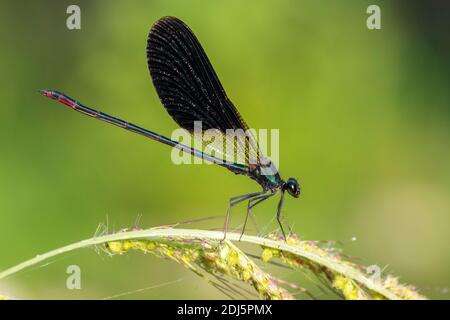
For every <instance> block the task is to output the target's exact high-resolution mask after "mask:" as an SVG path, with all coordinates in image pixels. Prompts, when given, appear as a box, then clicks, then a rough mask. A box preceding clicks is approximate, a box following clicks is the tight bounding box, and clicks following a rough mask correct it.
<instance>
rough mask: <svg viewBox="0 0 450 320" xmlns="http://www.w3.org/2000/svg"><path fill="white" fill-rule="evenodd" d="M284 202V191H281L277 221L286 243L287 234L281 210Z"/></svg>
mask: <svg viewBox="0 0 450 320" xmlns="http://www.w3.org/2000/svg"><path fill="white" fill-rule="evenodd" d="M283 200H284V191H281V198H280V202H278V209H277V221H278V224H279V226H280V228H281V232H282V233H283V237H284V241H286V233H284V229H283V225H282V223H281V208H282V207H283Z"/></svg>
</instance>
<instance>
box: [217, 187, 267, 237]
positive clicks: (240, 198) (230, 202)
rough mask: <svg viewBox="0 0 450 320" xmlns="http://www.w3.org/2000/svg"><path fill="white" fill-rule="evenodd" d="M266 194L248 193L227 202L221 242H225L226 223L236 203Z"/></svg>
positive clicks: (262, 192)
mask: <svg viewBox="0 0 450 320" xmlns="http://www.w3.org/2000/svg"><path fill="white" fill-rule="evenodd" d="M264 193H266V191H260V192H253V193H249V194H243V195H241V196H237V197H233V198H231V199H230V200H229V205H228V210H227V215H226V217H225V222H224V225H223V239H222V241H223V240H225V238H226V237H227V230H228V221H229V219H230V213H231V208H232V207H234V206H235V205H237V204H238V203H240V202H242V201H245V200H247V199H250V198H253V197H257V196H259V195H261V194H264Z"/></svg>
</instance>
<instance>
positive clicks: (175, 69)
mask: <svg viewBox="0 0 450 320" xmlns="http://www.w3.org/2000/svg"><path fill="white" fill-rule="evenodd" d="M147 62H148V67H149V70H150V75H151V78H152V80H153V85H154V86H155V88H156V91H157V93H158V95H159V98H160V100H161V102H162V104H163V105H164V107H165V108H166V110H167V111H168V113H169V114H170V116H171V117H172V118H173V120H175V122H176V123H177V124H178V125H179V126H180V127H182V128H184V129H186V130H187V131H189V132H190V133H193V130H194V123H195V122H197V121H200V122H201V123H202V129H203V130H208V129H214V130H218V131H219V132H222V133H223V134H226V132H227V130H229V129H232V130H238V129H241V130H243V131H246V130H248V128H249V127H248V126H247V124H246V123H245V121H244V120H243V118H242V117H241V115H240V114H239V112H238V111H237V109H236V108H235V107H234V105H233V103H232V102H231V101H230V99H229V98H228V97H227V95H226V93H225V90H224V89H223V87H222V85H221V83H220V81H219V78H218V77H217V75H216V73H215V71H214V69H213V67H212V66H211V63H210V61H209V59H208V57H207V56H206V53H205V52H204V50H203V48H202V46H201V45H200V43H199V42H198V40H197V38H196V37H195V35H194V33H193V32H192V31H191V30H190V29H189V27H188V26H187V25H186V24H184V23H183V22H182V21H181V20H179V19H177V18H175V17H163V18H161V19H160V20H158V21H157V22H156V23H155V24H154V25H153V26H152V28H151V30H150V34H149V36H148V40H147ZM41 94H42V95H43V96H45V97H48V98H52V99H54V100H57V101H59V102H61V103H63V104H65V105H67V106H69V107H71V108H72V109H73V110H76V111H78V112H81V113H83V114H85V115H88V116H90V117H93V118H96V119H99V120H102V121H105V122H108V123H111V124H113V125H116V126H118V127H121V128H124V129H126V130H129V131H132V132H135V133H139V134H141V135H143V136H145V137H147V138H150V139H153V140H156V141H160V142H162V143H164V144H167V145H169V146H172V147H174V148H178V149H180V150H182V151H183V152H187V153H190V154H191V155H194V156H195V157H199V158H202V159H204V160H206V161H210V162H213V163H216V164H218V165H220V166H223V167H225V168H227V169H229V170H230V171H232V172H233V173H235V174H240V175H245V176H248V177H250V178H251V179H253V180H255V181H256V182H257V183H258V184H259V185H260V186H261V187H262V191H260V192H253V193H249V194H245V195H241V196H237V197H233V198H231V199H230V200H229V205H228V210H227V215H226V218H225V223H224V238H225V236H226V231H227V228H228V220H229V217H230V212H231V208H232V207H233V206H235V205H237V204H238V203H240V202H243V201H248V203H247V204H248V205H247V216H246V218H245V222H244V226H243V229H242V234H243V233H244V230H245V226H246V223H247V219H248V216H249V214H250V213H251V210H252V208H253V207H254V206H256V205H257V204H259V203H261V202H262V201H264V200H266V199H268V198H270V197H272V196H274V195H276V194H277V193H278V191H280V194H281V197H280V200H279V203H278V208H277V215H276V218H277V221H278V224H279V226H280V228H281V232H282V233H283V236H284V238H286V235H285V232H284V229H283V225H282V223H281V208H282V206H283V200H284V192H285V191H287V192H288V193H289V194H290V195H291V196H293V197H295V198H298V197H299V195H300V186H299V184H298V182H297V180H296V179H294V178H289V179H288V180H287V181H284V180H283V179H282V178H281V176H280V175H279V173H278V171H277V170H276V168H275V166H274V164H273V163H272V162H271V161H270V160H269V159H268V158H266V157H264V156H263V155H262V154H261V152H260V150H259V147H258V143H257V142H256V141H254V140H253V138H252V136H248V135H245V136H241V137H239V136H238V139H237V141H235V142H234V143H235V144H236V146H237V149H239V150H238V152H240V153H241V154H243V155H244V157H243V158H244V159H246V161H244V163H238V162H229V161H224V159H221V158H219V157H217V156H215V155H212V154H208V153H205V152H203V151H200V150H197V149H194V148H192V147H189V146H186V145H183V144H180V143H178V142H176V141H174V140H171V139H169V138H166V137H164V136H162V135H159V134H157V133H154V132H152V131H149V130H146V129H143V128H141V127H138V126H136V125H134V124H132V123H129V122H127V121H124V120H121V119H118V118H116V117H113V116H110V115H107V114H105V113H103V112H100V111H97V110H94V109H91V108H88V107H86V106H84V105H82V104H81V103H79V102H77V101H75V100H74V99H72V98H70V97H68V96H67V95H65V94H63V93H60V92H58V91H55V90H41ZM250 158H252V159H253V161H250V160H249V159H250ZM267 172H269V174H267ZM242 234H241V236H242Z"/></svg>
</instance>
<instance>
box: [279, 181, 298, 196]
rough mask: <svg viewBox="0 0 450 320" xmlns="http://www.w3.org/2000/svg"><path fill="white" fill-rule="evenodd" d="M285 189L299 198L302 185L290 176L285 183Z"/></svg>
mask: <svg viewBox="0 0 450 320" xmlns="http://www.w3.org/2000/svg"><path fill="white" fill-rule="evenodd" d="M283 190H284V191H287V192H288V193H289V194H290V195H291V196H293V197H295V198H298V197H299V196H300V185H299V183H298V182H297V180H296V179H294V178H289V179H288V181H286V182H285V183H284V184H283Z"/></svg>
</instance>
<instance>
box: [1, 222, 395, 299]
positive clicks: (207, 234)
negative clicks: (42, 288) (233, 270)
mask: <svg viewBox="0 0 450 320" xmlns="http://www.w3.org/2000/svg"><path fill="white" fill-rule="evenodd" d="M240 236H241V235H240V234H238V233H227V240H228V241H229V240H231V241H239V238H240ZM173 237H177V238H193V239H204V240H222V239H223V232H221V231H208V230H195V229H174V228H151V229H145V230H136V231H128V232H119V233H114V234H108V235H103V236H99V237H93V238H90V239H86V240H82V241H79V242H76V243H73V244H70V245H67V246H64V247H61V248H59V249H55V250H52V251H49V252H46V253H44V254H40V255H37V256H35V257H34V258H31V259H29V260H26V261H24V262H22V263H20V264H18V265H16V266H14V267H11V268H9V269H6V270H4V271H3V272H0V280H1V279H4V278H6V277H8V276H11V275H12V274H14V273H17V272H19V271H21V270H23V269H25V268H28V267H30V266H33V265H36V264H38V263H40V262H42V261H44V260H47V259H49V258H52V257H54V256H57V255H60V254H63V253H66V252H69V251H73V250H76V249H80V248H86V247H91V246H95V245H99V244H103V243H107V242H111V241H120V240H127V239H165V240H170V238H173ZM241 242H246V243H250V244H254V245H259V246H263V247H269V248H273V249H277V250H282V251H285V252H289V253H291V254H294V255H297V256H300V257H302V258H305V259H308V260H310V261H312V262H315V263H317V264H319V265H322V266H324V267H326V268H328V269H330V270H332V271H334V272H336V273H338V274H342V275H344V276H346V277H348V278H349V279H352V280H354V281H357V282H359V283H360V284H362V285H364V286H365V287H367V288H368V289H370V290H373V291H375V292H378V293H379V294H381V295H383V296H384V297H386V298H388V299H391V300H397V299H400V297H398V296H397V295H395V294H394V293H392V292H391V291H389V290H387V289H386V288H384V287H383V286H382V285H381V284H379V283H377V282H376V281H374V280H372V279H371V278H370V277H367V276H366V275H365V274H364V273H362V272H361V271H359V270H357V269H355V268H353V267H351V266H348V265H345V264H339V263H338V262H336V261H333V260H331V259H329V258H327V257H322V256H320V255H318V254H315V253H313V252H310V251H306V250H303V249H302V248H298V247H296V246H293V245H290V244H288V243H285V242H283V241H275V240H271V239H267V238H262V237H256V236H248V235H244V236H243V237H242V239H241Z"/></svg>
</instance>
